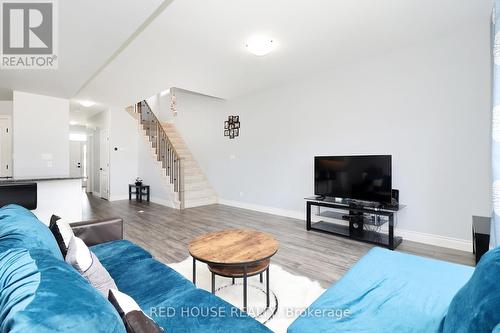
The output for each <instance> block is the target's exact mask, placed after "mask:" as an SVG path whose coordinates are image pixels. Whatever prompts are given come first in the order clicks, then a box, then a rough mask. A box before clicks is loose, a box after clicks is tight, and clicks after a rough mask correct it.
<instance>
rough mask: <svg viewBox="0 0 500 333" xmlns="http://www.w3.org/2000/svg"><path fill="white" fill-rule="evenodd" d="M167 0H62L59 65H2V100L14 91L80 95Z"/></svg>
mask: <svg viewBox="0 0 500 333" xmlns="http://www.w3.org/2000/svg"><path fill="white" fill-rule="evenodd" d="M162 1H163V0H141V1H137V0H106V1H103V0H71V1H66V0H64V1H58V7H59V16H58V18H59V29H58V30H59V52H58V53H59V68H58V69H57V70H0V99H12V90H21V91H26V92H31V93H38V94H43V95H49V96H57V97H65V98H70V97H72V96H74V95H75V94H76V93H77V91H78V90H79V89H80V87H81V86H82V85H83V84H84V83H85V82H86V81H87V80H88V79H89V78H90V77H91V76H92V75H93V74H94V73H96V72H97V71H98V69H99V67H100V66H102V65H103V64H104V63H105V62H106V61H107V60H108V59H109V58H110V57H111V55H112V54H113V53H114V52H115V51H116V50H117V49H118V48H119V47H120V46H121V45H122V44H123V43H124V42H125V41H126V40H127V39H128V38H129V36H131V35H132V33H133V32H134V31H135V30H136V29H137V28H138V27H139V26H140V25H141V24H142V23H143V22H144V21H146V19H147V18H148V17H149V16H150V15H151V14H152V13H153V12H154V11H155V10H156V9H157V8H158V6H159V5H160V4H161V3H162Z"/></svg>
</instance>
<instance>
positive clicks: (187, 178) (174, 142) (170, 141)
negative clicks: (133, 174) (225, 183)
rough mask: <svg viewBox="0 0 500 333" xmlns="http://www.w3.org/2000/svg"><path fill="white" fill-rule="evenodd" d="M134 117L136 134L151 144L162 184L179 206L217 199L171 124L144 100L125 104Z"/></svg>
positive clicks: (199, 204) (210, 201)
mask: <svg viewBox="0 0 500 333" xmlns="http://www.w3.org/2000/svg"><path fill="white" fill-rule="evenodd" d="M127 112H128V113H130V114H131V115H132V116H133V117H134V118H135V119H137V120H138V123H139V130H140V134H141V135H142V136H143V138H144V139H145V140H146V142H147V143H148V144H149V145H150V147H151V153H152V157H153V158H156V161H157V162H158V165H159V168H160V170H161V173H162V176H164V177H163V178H164V179H165V184H164V185H166V186H167V187H170V189H171V190H172V191H173V192H174V194H175V200H174V201H175V202H174V206H175V207H176V208H179V209H183V208H190V207H198V206H204V205H211V204H215V203H217V195H216V193H215V191H214V190H213V188H212V187H211V186H210V184H209V182H208V180H207V179H206V177H205V175H204V173H203V172H202V170H201V168H200V166H199V165H198V163H197V162H196V160H195V159H194V157H193V155H192V154H191V152H190V151H189V149H188V147H187V145H186V143H185V142H184V140H183V139H182V137H181V135H180V134H179V132H178V131H177V129H176V128H175V126H174V125H173V124H170V123H167V122H160V121H159V120H158V119H157V118H156V116H155V115H154V113H153V111H152V110H151V108H150V107H149V105H148V104H147V102H146V101H142V102H140V103H138V104H136V105H135V106H133V107H129V108H127Z"/></svg>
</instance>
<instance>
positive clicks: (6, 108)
mask: <svg viewBox="0 0 500 333" xmlns="http://www.w3.org/2000/svg"><path fill="white" fill-rule="evenodd" d="M12 109H13V102H12V101H0V115H2V116H12Z"/></svg>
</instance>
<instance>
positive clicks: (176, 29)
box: [77, 0, 491, 106]
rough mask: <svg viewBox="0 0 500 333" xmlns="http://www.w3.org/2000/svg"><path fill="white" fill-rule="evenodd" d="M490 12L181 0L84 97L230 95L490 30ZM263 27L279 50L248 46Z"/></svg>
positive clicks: (430, 1)
mask: <svg viewBox="0 0 500 333" xmlns="http://www.w3.org/2000/svg"><path fill="white" fill-rule="evenodd" d="M490 12H491V1H490V0H474V1H471V0H404V1H403V0H377V1H373V0H307V1H305V0H272V1H270V0H231V1H228V0H210V1H206V0H182V1H181V0H175V1H173V2H172V3H171V4H170V5H169V6H168V7H167V8H166V9H165V10H164V11H163V12H162V13H161V14H160V15H159V16H158V17H157V18H156V19H155V20H153V21H152V22H151V24H150V25H149V26H148V27H147V28H146V29H145V30H144V31H143V32H142V33H141V34H140V35H139V36H138V37H137V38H136V39H135V40H133V41H132V42H131V43H130V45H129V46H128V47H127V48H126V49H124V50H123V52H121V53H120V55H119V56H118V57H117V58H116V59H114V61H113V62H111V63H110V64H109V65H108V66H107V67H106V68H104V70H103V71H101V72H100V73H99V75H97V76H96V77H95V78H94V79H93V80H92V81H91V82H90V83H89V84H88V85H86V86H85V87H84V88H83V89H82V90H81V91H80V92H79V93H78V95H77V98H81V99H92V100H96V101H98V102H102V103H109V104H114V105H118V106H124V105H128V104H131V103H133V102H135V101H137V100H140V99H142V98H145V97H147V96H151V95H153V94H154V93H156V92H159V91H161V90H163V89H165V88H169V87H179V88H183V89H187V90H190V91H195V92H198V93H202V94H206V95H210V96H215V97H219V98H224V99H230V98H234V97H237V96H241V95H245V94H248V93H250V92H252V91H256V90H260V89H264V88H266V87H269V86H273V85H277V84H282V83H284V82H290V81H293V80H300V78H302V77H305V76H307V75H310V74H311V73H315V72H321V71H325V70H332V69H333V70H334V69H335V68H336V67H338V66H342V65H343V64H345V63H346V62H352V61H356V60H357V59H361V58H369V57H375V56H380V55H381V54H384V53H386V52H390V51H391V50H394V49H398V48H402V47H411V46H412V45H414V44H418V43H424V42H428V41H430V40H432V41H436V42H438V41H439V39H440V38H442V36H446V35H449V34H459V33H460V31H464V30H466V29H469V28H470V27H471V26H477V25H480V26H481V29H483V28H484V31H485V34H486V35H487V34H488V31H489V30H488V29H489V28H488V27H489V21H490V19H489V16H490ZM256 33H260V34H266V35H269V36H271V37H273V38H274V39H276V40H277V42H278V47H277V49H276V51H275V52H273V53H271V54H270V55H267V56H264V57H256V56H254V55H251V54H249V53H248V52H246V50H245V47H244V45H245V39H246V38H247V37H249V36H251V35H253V34H256ZM485 38H488V37H485Z"/></svg>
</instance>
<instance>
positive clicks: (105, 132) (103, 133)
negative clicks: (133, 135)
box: [99, 128, 110, 200]
mask: <svg viewBox="0 0 500 333" xmlns="http://www.w3.org/2000/svg"><path fill="white" fill-rule="evenodd" d="M99 141H100V143H99V155H100V158H99V168H100V170H99V193H100V194H101V198H103V199H107V200H109V197H110V193H109V192H110V181H109V180H110V172H109V171H110V170H109V169H110V168H109V164H110V163H109V160H110V156H109V154H110V149H109V129H107V128H103V129H101V130H99ZM103 142H104V144H103ZM103 157H104V159H103ZM103 165H106V172H107V181H106V182H104V181H103V173H102V171H103V170H102V167H103ZM103 184H105V187H103V186H102V185H103Z"/></svg>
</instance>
